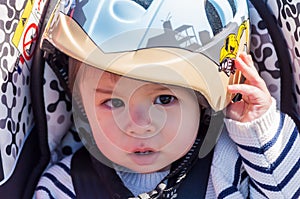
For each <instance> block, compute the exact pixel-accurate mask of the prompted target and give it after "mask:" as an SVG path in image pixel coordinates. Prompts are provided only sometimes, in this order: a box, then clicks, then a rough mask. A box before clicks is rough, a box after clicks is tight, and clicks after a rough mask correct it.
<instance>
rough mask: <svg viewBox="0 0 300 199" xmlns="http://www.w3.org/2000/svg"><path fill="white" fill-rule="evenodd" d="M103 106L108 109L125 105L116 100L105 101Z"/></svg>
mask: <svg viewBox="0 0 300 199" xmlns="http://www.w3.org/2000/svg"><path fill="white" fill-rule="evenodd" d="M103 104H105V105H106V106H108V107H109V108H120V107H122V106H124V105H125V104H124V102H123V101H122V100H121V99H118V98H112V99H109V100H106V101H105V102H104V103H103Z"/></svg>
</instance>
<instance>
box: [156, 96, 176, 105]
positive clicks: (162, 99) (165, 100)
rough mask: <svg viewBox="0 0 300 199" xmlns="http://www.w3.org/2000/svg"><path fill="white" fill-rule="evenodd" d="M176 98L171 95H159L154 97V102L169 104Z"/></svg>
mask: <svg viewBox="0 0 300 199" xmlns="http://www.w3.org/2000/svg"><path fill="white" fill-rule="evenodd" d="M176 99H177V98H176V97H174V96H172V95H160V96H158V97H157V98H155V100H154V104H163V105H166V104H170V103H172V102H174V100H176Z"/></svg>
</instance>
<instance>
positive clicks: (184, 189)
mask: <svg viewBox="0 0 300 199" xmlns="http://www.w3.org/2000/svg"><path fill="white" fill-rule="evenodd" d="M213 152H214V150H211V152H210V153H209V154H208V155H207V156H205V157H204V158H201V159H198V160H197V162H196V164H195V165H194V166H193V167H192V169H191V170H190V171H189V173H188V175H187V177H186V179H185V180H184V181H182V183H181V185H180V187H179V189H178V190H177V193H178V196H177V198H178V199H187V198H205V194H206V189H207V185H208V179H209V174H210V168H211V162H212V157H213Z"/></svg>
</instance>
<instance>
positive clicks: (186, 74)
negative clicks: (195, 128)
mask: <svg viewBox="0 0 300 199" xmlns="http://www.w3.org/2000/svg"><path fill="white" fill-rule="evenodd" d="M55 17H56V19H55V20H52V21H53V22H54V21H55V23H51V21H50V22H49V23H48V26H47V27H46V30H45V32H44V34H43V38H42V39H43V40H48V41H49V42H51V43H52V44H53V45H54V46H55V47H56V48H57V49H59V50H60V51H62V52H63V53H65V54H67V55H68V56H71V57H73V58H75V59H77V60H79V61H82V62H84V63H86V64H88V65H91V66H93V67H96V68H99V69H102V70H106V71H109V72H112V73H116V74H119V75H124V76H127V77H130V78H135V79H139V80H144V81H151V82H157V83H163V84H171V85H176V86H182V87H186V88H191V89H193V90H196V91H198V92H200V93H201V94H202V95H203V96H204V97H205V98H206V99H207V101H208V103H209V104H210V106H211V107H212V109H213V110H215V111H220V110H222V109H224V108H225V107H226V106H227V105H228V103H230V101H231V100H232V97H233V96H232V95H230V94H229V93H227V85H229V84H235V83H239V82H240V80H241V79H242V75H241V73H240V71H236V72H235V73H234V74H231V75H227V74H226V73H224V72H222V71H219V69H218V64H217V63H215V62H214V61H213V60H211V59H210V58H208V57H207V56H206V55H204V54H202V53H200V52H191V51H189V50H186V49H181V48H172V47H152V48H145V49H139V50H134V51H128V52H117V53H104V52H103V51H102V50H101V49H100V48H99V47H98V46H97V45H96V44H95V43H94V42H93V41H92V40H91V39H90V38H89V37H88V36H87V35H88V34H86V32H84V31H83V30H82V28H81V27H80V26H79V25H78V24H77V23H76V22H75V21H74V20H73V19H72V18H70V17H69V16H67V15H64V14H63V13H59V14H58V15H56V16H55ZM112 39H113V38H112ZM247 39H248V38H247V37H245V38H244V39H241V41H240V46H244V44H245V43H247V42H248V41H247ZM241 50H243V49H241Z"/></svg>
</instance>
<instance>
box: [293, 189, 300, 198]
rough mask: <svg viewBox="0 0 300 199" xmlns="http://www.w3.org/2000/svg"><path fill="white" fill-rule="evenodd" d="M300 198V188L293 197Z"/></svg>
mask: <svg viewBox="0 0 300 199" xmlns="http://www.w3.org/2000/svg"><path fill="white" fill-rule="evenodd" d="M299 198H300V188H299V189H298V190H297V191H296V193H295V194H294V195H293V197H292V199H299Z"/></svg>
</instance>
